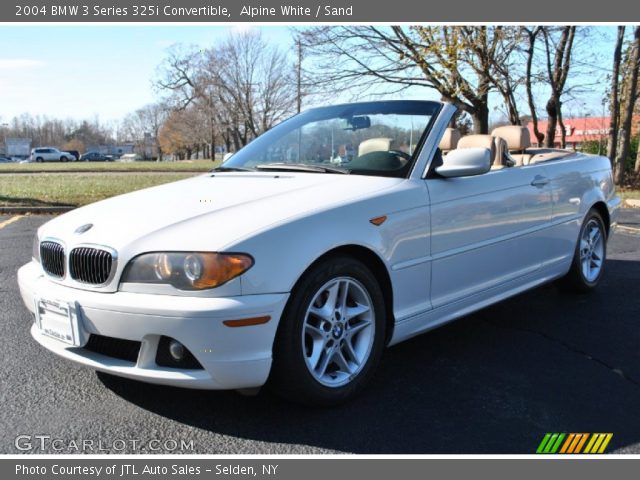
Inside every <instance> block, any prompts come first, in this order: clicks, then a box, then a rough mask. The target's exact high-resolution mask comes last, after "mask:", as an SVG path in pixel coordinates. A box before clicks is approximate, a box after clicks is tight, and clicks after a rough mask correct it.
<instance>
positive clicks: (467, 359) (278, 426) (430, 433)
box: [99, 260, 640, 453]
mask: <svg viewBox="0 0 640 480" xmlns="http://www.w3.org/2000/svg"><path fill="white" fill-rule="evenodd" d="M638 278H640V262H632V261H619V260H610V261H608V262H607V273H606V278H605V279H604V281H603V283H602V284H601V286H600V288H599V289H598V290H597V291H596V292H594V293H592V294H589V295H574V294H566V293H560V292H558V291H557V289H556V288H555V287H554V286H553V285H547V286H544V287H541V288H538V289H536V290H534V291H531V292H528V293H525V294H522V295H519V296H518V297H515V298H513V299H510V300H507V301H505V302H503V303H500V304H498V305H495V306H493V307H489V308H487V309H484V310H482V311H480V312H478V313H476V314H474V315H470V316H468V317H465V318H464V319H461V320H459V321H457V322H454V323H452V324H450V325H448V326H445V327H443V328H440V329H438V330H435V331H433V332H431V333H429V334H426V335H422V336H420V337H417V338H415V339H412V340H410V341H408V342H405V343H403V344H400V345H398V346H396V347H393V348H391V349H389V350H387V352H386V354H385V356H384V357H383V361H382V364H381V366H380V370H379V374H378V375H377V377H376V379H375V380H374V382H373V384H372V385H371V386H370V388H368V389H367V390H366V392H365V393H364V394H363V395H362V396H361V397H359V398H358V399H356V400H355V401H353V402H351V403H349V404H347V405H344V406H341V407H336V408H332V409H310V408H304V407H300V406H297V405H292V404H289V403H286V402H284V401H282V400H280V399H279V398H278V397H276V396H275V395H272V394H270V393H269V392H265V391H263V392H262V393H261V394H260V395H259V396H257V397H253V398H246V397H241V396H239V395H237V394H235V393H233V392H206V391H190V390H182V389H176V388H167V387H159V386H153V385H146V384H142V383H138V382H134V381H129V380H124V379H119V378H116V377H113V376H110V375H105V374H99V378H100V380H101V381H102V382H103V383H104V384H105V385H106V386H107V387H108V388H110V389H111V390H112V391H114V392H115V393H116V394H118V395H119V396H121V397H123V398H124V399H126V400H128V401H129V402H132V403H134V404H136V405H138V406H140V407H142V408H145V409H147V410H150V411H152V412H155V413H157V414H159V415H162V416H165V417H167V418H171V419H174V420H176V421H179V422H182V423H185V424H188V425H192V426H195V427H198V428H200V429H204V430H208V431H213V432H217V433H220V434H226V435H232V436H236V437H241V438H246V439H252V440H259V441H264V442H277V443H290V444H304V445H310V446H317V447H322V448H327V449H333V450H338V451H344V452H355V453H534V452H535V449H536V448H537V446H538V443H539V442H540V440H541V439H542V437H543V435H544V434H545V433H546V432H612V433H613V434H614V436H613V440H612V442H611V444H610V446H609V448H608V451H613V450H615V449H618V448H622V447H624V446H625V445H628V444H632V443H637V442H638V441H640V410H639V409H638V405H640V328H638V311H640V283H638Z"/></svg>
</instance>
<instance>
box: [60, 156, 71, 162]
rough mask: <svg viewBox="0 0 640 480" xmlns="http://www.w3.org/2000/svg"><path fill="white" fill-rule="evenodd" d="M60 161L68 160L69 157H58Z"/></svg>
mask: <svg viewBox="0 0 640 480" xmlns="http://www.w3.org/2000/svg"><path fill="white" fill-rule="evenodd" d="M60 161H61V162H68V161H69V159H68V158H67V157H60Z"/></svg>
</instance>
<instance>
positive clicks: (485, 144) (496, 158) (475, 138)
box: [458, 135, 502, 165]
mask: <svg viewBox="0 0 640 480" xmlns="http://www.w3.org/2000/svg"><path fill="white" fill-rule="evenodd" d="M498 146H500V147H502V144H500V142H496V138H495V137H494V136H493V135H467V136H465V137H462V138H461V139H460V141H459V142H458V150H460V149H463V148H487V149H489V151H490V152H491V164H492V165H493V164H497V163H501V157H502V151H500V152H498V151H497V147H498ZM496 153H498V154H496Z"/></svg>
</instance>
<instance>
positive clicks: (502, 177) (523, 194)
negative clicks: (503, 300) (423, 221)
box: [426, 165, 552, 308]
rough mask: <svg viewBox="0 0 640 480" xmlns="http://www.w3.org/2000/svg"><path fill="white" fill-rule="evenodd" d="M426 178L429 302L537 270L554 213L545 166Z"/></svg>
mask: <svg viewBox="0 0 640 480" xmlns="http://www.w3.org/2000/svg"><path fill="white" fill-rule="evenodd" d="M426 182H427V187H428V189H429V196H430V199H431V208H430V214H431V232H432V238H431V258H432V275H431V279H432V281H431V301H432V304H433V307H434V308H437V307H439V306H442V305H445V304H448V303H451V302H455V301H457V300H461V299H463V298H465V297H468V296H471V295H474V294H479V293H481V292H484V291H487V290H489V289H492V288H498V287H500V286H506V285H507V284H508V283H509V282H510V281H512V280H514V279H517V278H519V277H523V276H525V275H528V274H532V273H533V272H535V271H536V270H537V269H539V268H540V266H541V265H542V263H543V262H544V260H545V256H546V250H545V235H547V231H548V226H549V224H550V221H551V215H552V203H551V193H550V192H551V189H550V185H549V182H548V177H547V175H546V172H545V168H544V167H543V166H542V165H530V166H529V165H527V166H520V167H511V168H503V169H499V170H492V171H490V172H488V173H486V174H483V175H477V176H472V177H458V178H446V179H445V178H429V179H427V180H426Z"/></svg>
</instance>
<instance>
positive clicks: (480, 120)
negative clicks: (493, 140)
mask: <svg viewBox="0 0 640 480" xmlns="http://www.w3.org/2000/svg"><path fill="white" fill-rule="evenodd" d="M471 118H472V119H473V133H474V134H476V135H478V134H480V135H486V134H487V133H489V110H488V109H480V110H477V111H475V112H473V113H472V114H471Z"/></svg>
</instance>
